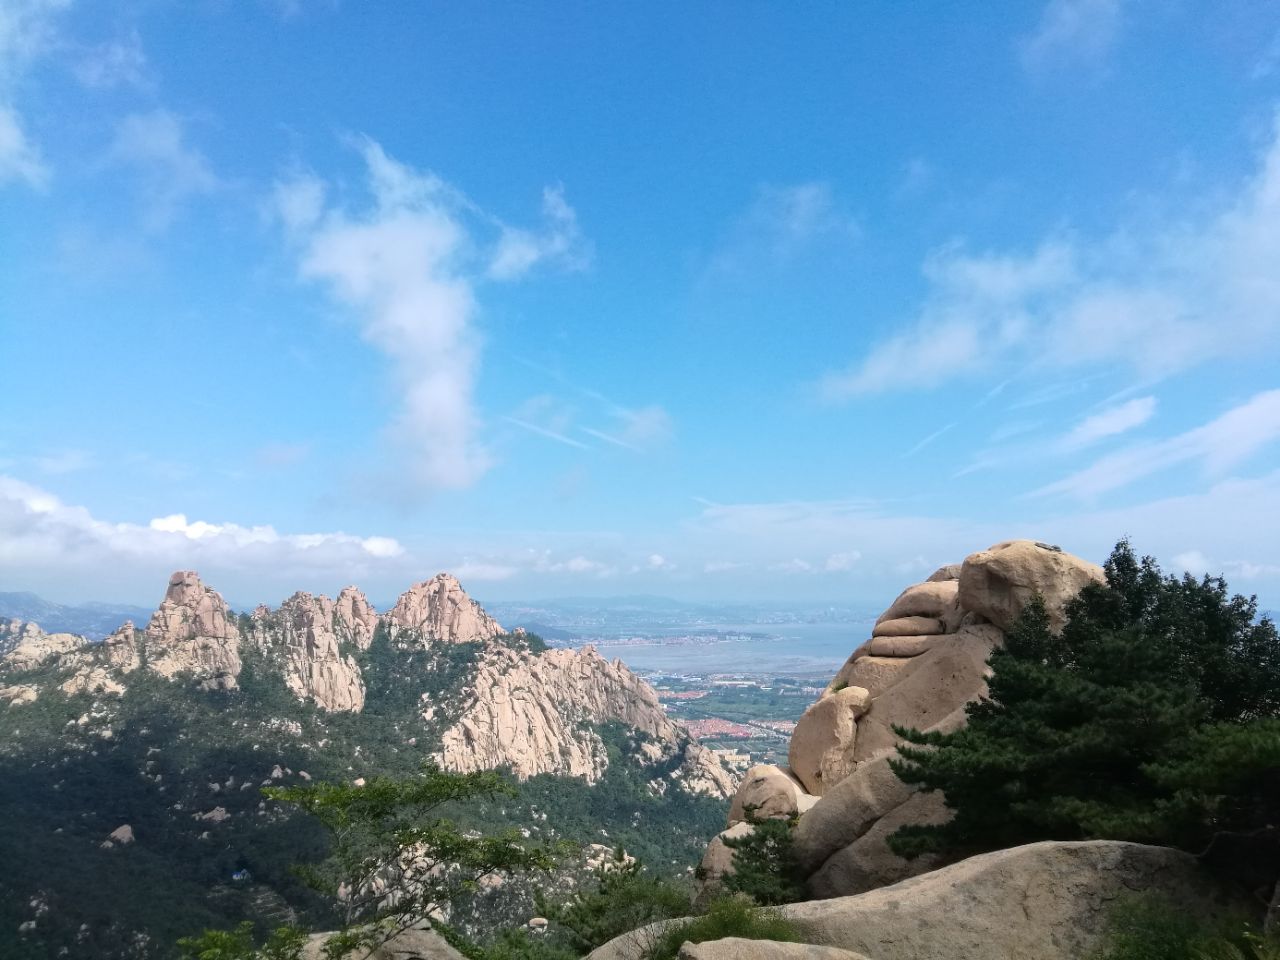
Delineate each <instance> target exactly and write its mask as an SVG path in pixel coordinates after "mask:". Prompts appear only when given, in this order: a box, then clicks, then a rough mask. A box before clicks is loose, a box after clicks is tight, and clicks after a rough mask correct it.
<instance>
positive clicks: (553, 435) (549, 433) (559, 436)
mask: <svg viewBox="0 0 1280 960" xmlns="http://www.w3.org/2000/svg"><path fill="white" fill-rule="evenodd" d="M502 419H503V420H505V421H506V422H507V423H509V424H512V425H513V426H517V427H519V428H520V429H521V430H528V431H529V432H530V433H535V434H537V435H538V436H540V437H546V438H547V439H548V440H554V441H556V443H563V444H564V445H565V446H567V447H576V448H577V449H579V450H586V449H587V445H586V444H585V443H583V442H582V441H581V440H575V439H573V437H570V436H568V435H567V434H564V433H558V432H556V431H555V430H552V429H551V428H549V427H540V426H538V425H537V424H536V423H530V422H529V421H528V420H521V419H519V418H518V417H503V418H502Z"/></svg>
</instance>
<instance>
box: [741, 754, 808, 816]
mask: <svg viewBox="0 0 1280 960" xmlns="http://www.w3.org/2000/svg"><path fill="white" fill-rule="evenodd" d="M817 799H818V798H817V797H815V796H813V795H812V794H810V793H806V792H805V789H804V787H803V786H802V785H801V784H800V781H798V780H797V779H796V778H795V777H794V776H792V775H791V772H790V771H789V770H783V769H782V768H780V767H777V766H774V765H773V764H771V763H766V764H761V765H760V766H756V767H752V768H751V769H750V770H748V771H747V774H746V776H745V777H743V778H742V782H741V783H740V784H739V785H738V790H737V793H735V794H734V796H733V803H732V804H731V805H730V807H729V825H730V826H732V825H733V824H735V823H739V822H741V821H744V820H746V819H747V813H748V811H750V812H751V815H752V816H753V817H755V818H756V819H758V820H769V819H773V818H782V819H787V818H790V817H795V816H799V815H800V814H801V813H803V812H804V811H806V810H808V809H809V808H810V807H811V806H813V805H814V804H815V803H816V802H817Z"/></svg>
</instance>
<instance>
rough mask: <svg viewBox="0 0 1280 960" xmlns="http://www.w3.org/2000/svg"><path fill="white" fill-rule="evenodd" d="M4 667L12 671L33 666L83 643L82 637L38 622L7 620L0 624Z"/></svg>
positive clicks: (65, 654) (47, 662)
mask: <svg viewBox="0 0 1280 960" xmlns="http://www.w3.org/2000/svg"><path fill="white" fill-rule="evenodd" d="M0 637H2V639H3V643H2V647H0V648H3V649H6V652H5V653H4V654H3V656H4V665H5V669H7V670H11V671H13V672H15V673H16V672H19V671H23V670H35V669H38V668H39V667H43V666H46V665H48V664H50V663H53V662H54V661H58V660H61V659H62V658H64V657H66V656H67V655H69V654H74V653H75V652H76V651H77V650H79V649H80V648H82V647H83V646H85V644H86V643H87V642H88V641H86V640H85V638H84V637H78V636H76V635H75V634H73V633H45V632H44V631H43V630H41V629H40V627H39V625H38V624H34V623H29V622H25V621H22V620H10V621H8V622H7V623H6V624H5V625H4V626H2V627H0Z"/></svg>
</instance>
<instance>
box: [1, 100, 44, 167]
mask: <svg viewBox="0 0 1280 960" xmlns="http://www.w3.org/2000/svg"><path fill="white" fill-rule="evenodd" d="M49 175H50V174H49V168H48V166H46V164H45V162H44V158H43V157H42V156H41V154H40V150H39V148H38V147H36V145H35V144H33V143H32V142H31V140H30V139H29V138H28V137H27V133H26V131H25V130H24V129H23V126H22V118H21V117H19V116H18V112H17V111H16V110H14V109H13V107H10V106H7V105H5V104H4V103H2V102H0V186H4V184H5V183H6V182H11V181H15V180H18V181H22V182H23V183H26V184H27V185H28V186H31V187H37V188H40V187H44V186H45V185H46V184H47V183H48V182H49Z"/></svg>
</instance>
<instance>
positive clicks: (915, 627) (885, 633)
mask: <svg viewBox="0 0 1280 960" xmlns="http://www.w3.org/2000/svg"><path fill="white" fill-rule="evenodd" d="M931 633H942V621H941V620H939V619H938V618H936V617H897V618H895V619H893V620H885V621H884V622H882V623H877V624H876V625H875V629H874V630H872V631H871V635H872V636H873V637H916V636H924V635H927V634H931Z"/></svg>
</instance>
